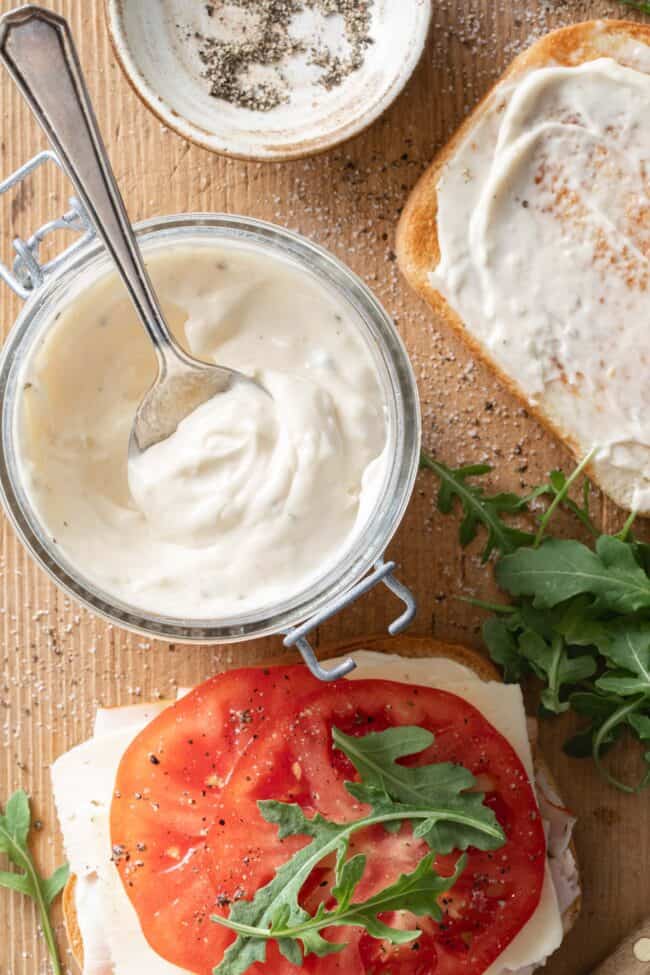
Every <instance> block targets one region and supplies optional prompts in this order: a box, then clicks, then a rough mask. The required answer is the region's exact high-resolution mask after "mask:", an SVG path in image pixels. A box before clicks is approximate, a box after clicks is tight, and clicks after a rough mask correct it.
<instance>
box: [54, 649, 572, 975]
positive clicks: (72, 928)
mask: <svg viewBox="0 0 650 975" xmlns="http://www.w3.org/2000/svg"><path fill="white" fill-rule="evenodd" d="M355 650H374V651H375V652H377V653H394V654H398V655H399V656H401V657H427V658H430V657H446V658H447V659H448V660H452V661H454V662H455V663H458V664H462V665H463V666H465V667H468V668H469V669H470V670H472V671H474V673H475V674H476V676H477V677H479V678H480V679H481V680H483V681H501V677H500V675H499V672H498V670H497V669H496V667H495V666H494V665H493V664H492V663H491V661H489V660H488V659H487V658H486V657H484V656H483V655H482V654H480V653H478V652H477V651H476V650H470V649H469V648H468V647H463V646H460V645H459V644H456V643H443V642H441V641H440V640H435V639H434V638H433V637H429V636H421V637H419V636H392V637H391V636H385V635H380V636H372V637H365V638H363V639H357V640H348V641H346V642H344V643H337V644H328V645H326V646H325V647H324V648H322V649H319V653H318V656H319V659H320V660H329V659H332V658H333V657H340V656H345V655H346V654H348V653H353V652H354V651H355ZM298 662H300V657H299V656H298V654H297V653H291V654H286V655H283V656H282V657H278V658H276V659H274V660H271V661H270V662H269V663H270V665H271V666H278V667H282V666H288V665H290V664H295V663H298ZM266 663H267V662H265V665H266ZM535 763H536V765H540V766H542V767H543V768H544V772H545V774H546V775H547V776H548V781H549V782H550V783H551V785H552V787H553V788H556V785H555V782H554V780H553V776H552V775H551V773H550V772H549V770H548V767H547V765H546V763H545V762H544V760H543V758H541V756H540V755H539V752H537V753H536V754H535ZM571 850H572V853H573V856H574V858H575V860H576V864H577V862H578V861H577V856H576V850H575V847H574V845H573V841H572V842H571ZM75 886H76V877H75V876H74V874H73V875H72V876H71V877H70V879H69V880H68V882H67V884H66V886H65V888H64V891H63V918H64V921H65V927H66V932H67V935H68V941H69V943H70V948H71V951H72V955H73V958H74V959H75V961H76V962H77V965H78V966H79V968H80V969H82V970H83V961H84V955H83V939H82V937H81V932H80V930H79V921H78V918H77V911H76V907H75V900H74V897H75ZM580 906H581V897H580V896H578V897H577V898H576V900H575V901H574V902H573V903H572V904H571V905H570V906H569V907H568V908H567V910H566V911H565V912H564V914H563V916H562V922H563V926H564V932H565V934H566V933H567V932H568V931H569V930H570V929H571V928H572V927H573V925H574V924H575V922H576V920H577V917H578V915H579V913H580Z"/></svg>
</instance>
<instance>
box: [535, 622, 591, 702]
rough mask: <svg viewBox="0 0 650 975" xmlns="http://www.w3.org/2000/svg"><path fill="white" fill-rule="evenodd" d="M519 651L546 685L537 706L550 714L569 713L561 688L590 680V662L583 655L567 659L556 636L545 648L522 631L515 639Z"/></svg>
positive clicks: (562, 641) (562, 644)
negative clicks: (539, 703)
mask: <svg viewBox="0 0 650 975" xmlns="http://www.w3.org/2000/svg"><path fill="white" fill-rule="evenodd" d="M519 649H520V652H521V653H522V655H523V656H524V657H525V658H526V659H527V660H528V661H529V663H530V665H531V667H532V669H533V671H534V672H535V673H536V674H537V676H538V677H540V678H541V679H542V680H545V681H546V682H547V686H546V688H545V689H544V690H543V691H542V696H541V702H542V705H543V707H544V708H545V709H546V710H547V711H550V712H551V713H552V714H561V713H563V712H564V711H568V710H569V707H570V704H569V702H568V701H567V700H562V699H561V693H562V690H563V688H564V687H565V686H566V685H573V684H577V683H579V682H580V681H581V680H584V679H586V678H587V677H592V676H593V675H594V673H595V672H596V669H597V668H596V662H595V661H594V659H593V658H592V657H590V656H588V655H586V654H585V655H584V656H577V657H571V656H569V653H568V650H567V646H566V644H565V642H564V640H563V639H562V637H561V636H560V635H559V634H558V635H556V636H554V637H553V639H552V641H551V643H550V644H549V643H547V642H546V640H544V639H543V637H541V636H540V635H539V634H538V633H535V632H534V631H533V630H526V631H525V632H524V633H523V634H522V635H521V637H520V639H519Z"/></svg>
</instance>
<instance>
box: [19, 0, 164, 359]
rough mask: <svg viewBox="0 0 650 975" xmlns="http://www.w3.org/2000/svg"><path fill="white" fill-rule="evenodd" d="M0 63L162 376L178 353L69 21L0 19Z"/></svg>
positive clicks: (44, 13)
mask: <svg viewBox="0 0 650 975" xmlns="http://www.w3.org/2000/svg"><path fill="white" fill-rule="evenodd" d="M0 59H1V60H2V61H3V62H4V64H5V65H6V66H7V68H8V69H9V72H10V73H11V75H12V77H13V79H14V81H15V82H16V84H17V86H18V88H19V89H20V91H21V93H22V95H23V96H24V98H25V99H26V101H27V103H28V104H29V107H30V108H31V110H32V112H33V113H34V115H35V117H36V119H37V121H38V122H39V124H40V125H41V127H42V128H43V129H44V131H45V134H46V135H47V137H48V139H49V140H50V142H51V143H52V146H53V147H54V148H55V150H56V152H57V154H58V156H59V159H60V161H61V163H62V165H63V167H64V169H65V171H66V172H67V174H68V176H69V177H70V180H71V181H72V183H73V185H74V187H75V189H76V191H77V195H78V196H79V198H80V199H81V201H82V202H83V204H84V206H85V208H86V210H87V212H88V215H89V216H90V218H91V220H92V222H93V223H94V225H95V229H96V230H97V233H98V234H99V236H100V237H101V239H102V240H103V241H104V244H105V245H106V247H107V249H108V251H109V252H110V254H111V256H112V258H113V260H114V261H115V264H116V265H117V269H118V271H119V273H120V275H121V277H122V280H123V281H124V284H125V285H126V287H127V289H128V291H129V293H130V295H131V298H132V299H133V302H134V304H135V306H136V309H137V311H138V314H139V316H140V318H141V320H142V324H143V325H144V326H145V328H146V329H147V331H148V332H149V335H150V336H151V339H152V341H153V343H154V346H155V348H156V353H157V355H158V358H159V365H160V367H161V368H162V367H163V366H164V364H165V361H166V358H167V356H168V355H169V354H170V353H176V354H179V353H178V352H177V348H176V345H175V342H174V339H173V338H172V337H171V335H170V333H169V330H168V328H167V325H166V323H165V320H164V317H163V313H162V310H161V308H160V305H159V303H158V299H157V298H156V295H155V292H154V290H153V286H152V284H151V281H150V279H149V275H148V274H147V271H146V269H145V266H144V262H143V260H142V256H141V254H140V250H139V248H138V245H137V242H136V239H135V235H134V233H133V230H132V228H131V224H130V221H129V218H128V216H127V212H126V208H125V206H124V201H123V200H122V196H121V194H120V191H119V189H118V187H117V183H116V182H115V177H114V175H113V171H112V169H111V165H110V162H109V161H108V156H107V154H106V148H105V146H104V143H103V140H102V137H101V135H100V132H99V127H98V125H97V119H96V117H95V113H94V111H93V108H92V105H91V102H90V96H89V94H88V89H87V88H86V84H85V81H84V78H83V74H82V71H81V65H80V63H79V58H78V56H77V52H76V49H75V45H74V41H73V39H72V34H71V32H70V27H69V26H68V23H67V21H65V20H64V19H63V18H62V17H59V16H57V14H54V13H52V12H51V11H49V10H44V9H43V8H41V7H37V6H33V5H28V6H25V7H20V8H18V9H16V10H11V11H9V12H8V13H7V14H5V15H4V16H3V17H2V18H0ZM180 355H181V356H182V353H180Z"/></svg>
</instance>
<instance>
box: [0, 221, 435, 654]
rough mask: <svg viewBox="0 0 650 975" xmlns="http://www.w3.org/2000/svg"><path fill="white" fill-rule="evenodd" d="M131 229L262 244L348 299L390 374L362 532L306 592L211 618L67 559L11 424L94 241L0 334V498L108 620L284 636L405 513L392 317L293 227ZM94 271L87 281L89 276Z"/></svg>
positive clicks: (218, 634) (412, 393)
mask: <svg viewBox="0 0 650 975" xmlns="http://www.w3.org/2000/svg"><path fill="white" fill-rule="evenodd" d="M135 230H136V233H137V235H138V238H139V240H140V241H141V242H142V243H143V244H144V245H145V246H148V245H152V244H153V245H157V244H163V243H164V242H165V241H166V240H167V241H170V242H174V243H182V242H183V241H188V240H190V239H191V238H192V237H197V236H205V237H206V238H207V237H208V236H209V237H210V238H211V239H212V240H215V241H218V240H219V239H222V240H224V241H229V242H235V241H239V242H243V243H249V244H251V245H257V246H261V247H263V248H266V249H267V250H268V251H270V252H275V253H276V254H278V256H284V257H285V258H290V259H293V260H294V262H296V263H297V264H298V265H300V266H302V268H303V270H306V271H309V272H310V273H311V274H312V275H315V276H317V277H318V278H319V279H320V280H321V282H323V283H326V284H327V285H328V286H329V287H330V288H334V289H335V290H337V291H338V292H339V294H340V295H341V296H342V297H343V298H344V299H345V300H346V301H347V303H348V304H350V305H352V306H353V308H354V309H355V310H356V312H357V315H356V317H357V318H358V319H359V321H360V322H362V323H363V325H364V326H365V329H366V331H367V333H368V334H367V335H366V336H364V337H365V339H366V344H367V345H368V346H369V348H371V343H370V341H369V340H372V339H374V340H375V343H376V348H371V351H373V352H374V353H375V354H376V355H378V356H380V357H381V362H382V365H383V367H384V368H383V370H382V372H383V373H384V377H385V378H386V379H388V380H389V383H390V388H389V389H388V390H386V391H387V392H389V393H390V394H391V397H392V403H390V404H389V406H390V408H391V410H392V417H391V420H392V422H393V424H394V430H393V434H394V443H393V444H392V447H393V456H392V457H391V460H390V462H389V464H388V465H387V472H386V478H385V482H384V485H383V489H382V491H381V492H380V494H379V497H378V498H377V500H376V502H375V508H374V509H373V511H372V512H370V514H369V516H368V519H367V521H366V523H365V524H366V530H365V531H361V532H359V533H358V535H357V536H355V537H354V538H353V540H352V541H351V542H350V544H349V545H348V546H347V547H346V549H345V550H344V552H343V554H342V556H341V558H340V559H337V560H336V562H335V563H334V564H330V565H329V566H328V569H327V571H326V572H325V573H324V574H323V575H322V576H319V577H318V578H317V579H316V580H315V581H314V582H313V584H312V585H310V586H309V587H308V588H307V589H305V590H303V591H301V592H299V593H297V594H296V595H295V596H293V597H291V598H290V599H288V600H285V601H283V602H282V603H279V604H277V605H275V606H267V607H262V608H260V610H257V611H252V612H247V613H245V614H242V615H241V616H236V617H230V618H227V619H219V620H210V619H179V618H176V617H164V616H160V615H158V614H155V613H149V612H146V611H143V610H141V609H138V608H136V607H133V606H129V605H128V604H126V603H123V602H121V601H120V600H119V599H116V598H114V597H112V596H111V595H110V594H109V593H106V592H105V591H102V590H101V589H100V588H99V587H98V586H95V585H94V584H93V582H92V581H91V580H88V579H87V578H85V576H83V574H81V573H79V572H77V571H76V570H75V568H74V567H73V566H72V565H70V564H69V563H67V562H66V560H65V558H64V557H62V555H61V553H60V552H59V551H58V549H57V546H56V544H55V543H54V542H53V541H52V539H51V538H49V537H48V535H47V534H46V532H45V531H44V528H43V526H42V525H41V523H40V521H39V518H38V516H37V514H36V512H35V511H34V509H33V508H32V506H31V505H30V504H29V500H28V498H27V495H26V493H25V491H24V490H23V489H22V485H21V480H20V471H19V463H18V458H17V452H16V448H15V431H14V426H15V418H16V412H17V408H18V402H19V396H20V373H21V371H22V367H23V365H24V363H25V361H26V360H27V358H28V357H29V353H30V352H31V350H32V349H33V348H34V345H35V343H36V342H37V341H38V340H39V339H40V338H42V336H43V335H45V334H46V333H47V331H48V330H49V328H51V327H52V324H53V322H54V315H53V314H52V313H51V312H52V308H53V306H55V305H56V302H57V301H65V299H66V294H69V291H68V289H69V286H70V283H71V279H72V278H73V277H76V276H78V275H80V274H83V275H84V278H85V281H86V285H88V284H90V283H91V282H92V280H96V279H97V278H98V277H99V276H101V274H102V273H104V271H105V270H107V269H108V268H110V259H109V258H108V255H107V254H106V251H105V249H104V247H103V246H102V245H101V243H100V242H99V241H97V240H93V241H91V242H89V243H88V244H86V245H84V246H83V247H81V248H75V250H74V252H71V253H70V256H69V259H68V260H66V259H64V260H63V261H62V262H61V263H60V264H59V265H58V267H57V270H56V271H55V272H53V273H52V274H51V275H50V276H48V277H47V278H46V279H45V281H44V283H43V284H42V285H41V286H39V287H38V288H36V289H35V290H34V292H33V293H32V294H31V295H30V297H29V298H28V299H27V301H26V303H25V305H24V307H23V308H22V309H21V312H20V314H19V316H18V318H17V320H16V322H15V323H14V325H13V327H12V329H11V331H10V333H9V335H8V336H7V339H6V341H5V344H4V347H3V349H2V353H1V355H0V436H1V446H2V449H1V451H0V498H1V500H2V502H3V506H4V508H5V511H6V512H7V514H8V516H9V518H10V520H11V522H12V523H13V525H14V528H15V529H16V531H17V532H18V534H19V536H20V538H21V540H22V541H23V543H24V544H25V546H26V547H27V549H28V550H29V551H30V552H31V554H32V556H33V557H34V558H35V559H36V560H37V562H39V563H40V565H41V566H42V567H43V568H44V569H45V570H46V572H47V573H48V574H49V575H50V577H51V578H52V579H53V580H54V581H55V582H56V583H57V584H58V585H59V586H60V587H61V588H63V589H64V590H65V591H66V592H67V593H69V594H70V595H71V596H73V597H74V598H75V599H76V600H78V601H79V602H81V603H82V604H84V605H85V606H87V607H88V608H90V609H91V610H92V611H93V612H95V613H97V614H99V615H101V616H103V617H104V618H106V619H108V620H109V621H110V622H112V623H115V624H117V625H119V626H122V627H124V628H126V629H130V630H133V631H135V632H138V633H141V634H143V635H146V636H148V637H153V638H162V639H173V640H180V641H183V642H188V643H191V642H197V643H226V642H236V641H240V640H245V639H252V638H253V637H259V636H264V635H269V634H272V633H284V632H286V631H287V630H288V629H290V628H291V627H292V626H294V625H296V624H297V623H300V622H302V621H304V620H306V619H307V618H309V617H310V616H312V615H313V614H315V613H317V612H321V611H322V610H323V609H325V608H326V607H327V605H328V604H329V603H332V602H334V601H335V600H337V599H338V598H340V597H341V596H342V595H343V594H344V593H345V592H346V591H347V590H348V589H350V588H351V587H352V586H353V585H354V584H355V583H356V582H358V581H359V579H361V578H362V577H363V576H364V575H365V574H366V573H367V572H368V571H369V570H370V569H371V568H372V567H373V565H374V564H375V563H376V562H377V561H378V560H379V559H381V557H382V555H383V553H384V551H385V548H386V546H387V545H388V543H389V541H390V539H391V537H392V535H393V534H394V532H395V530H396V529H397V527H398V525H399V523H400V521H401V519H402V517H403V514H404V511H405V509H406V506H407V504H408V501H409V499H410V497H411V494H412V491H413V485H414V481H415V476H416V474H417V469H418V461H419V446H420V411H419V401H418V393H417V386H416V382H415V377H414V375H413V370H412V367H411V364H410V361H409V358H408V354H407V352H406V349H405V347H404V345H403V343H402V340H401V338H400V336H399V334H398V332H397V329H396V328H395V326H394V324H393V322H392V320H391V319H390V317H389V316H388V314H387V313H386V311H385V310H384V309H383V307H382V306H381V304H380V303H379V302H378V300H377V299H376V298H375V297H374V295H373V294H372V292H371V291H370V290H369V289H368V288H367V286H366V285H365V284H364V282H363V281H362V280H361V279H360V278H359V277H358V276H357V275H356V274H354V272H353V271H351V270H350V269H349V268H348V267H347V266H346V265H344V264H343V263H342V262H341V261H339V260H338V259H337V258H336V257H334V255H332V254H330V253H329V252H328V251H327V250H325V249H324V248H322V247H320V246H319V245H317V244H314V243H312V242H311V241H309V240H308V239H306V238H304V237H302V236H301V235H299V234H296V233H293V232H292V231H289V230H285V229H284V228H282V227H278V226H276V225H275V224H271V223H267V222H264V221H260V220H256V219H253V218H250V217H243V216H233V215H229V214H219V213H184V214H174V215H170V216H164V217H156V218H152V219H148V220H145V221H142V222H140V223H138V224H136V225H135ZM63 256H64V258H65V255H63ZM93 271H94V272H95V276H94V278H92V277H91V276H90V275H91V273H92V272H93ZM384 386H386V383H385V381H384ZM369 526H372V530H370V531H368V527H369Z"/></svg>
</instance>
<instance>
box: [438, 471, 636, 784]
mask: <svg viewBox="0 0 650 975" xmlns="http://www.w3.org/2000/svg"><path fill="white" fill-rule="evenodd" d="M589 459H590V457H586V458H585V459H584V460H583V461H582V463H581V464H580V465H578V467H577V468H576V470H575V471H574V472H573V474H572V475H571V476H570V477H569V478H567V477H565V476H564V474H562V473H561V472H560V471H553V472H552V473H551V475H550V476H549V481H548V482H547V483H546V484H543V485H541V486H540V487H538V488H536V489H535V490H534V491H533V492H531V493H530V494H528V495H525V496H523V497H519V496H518V495H514V496H513V495H494V496H492V497H490V496H488V495H486V493H485V491H484V490H483V488H482V487H481V486H480V485H476V484H474V483H471V482H468V479H467V478H468V471H471V472H472V473H474V474H483V473H487V472H488V471H489V468H488V467H487V466H486V465H481V466H480V467H474V468H467V467H461V468H459V469H457V470H453V469H451V468H448V467H444V465H440V464H438V462H435V461H432V460H431V458H429V457H427V456H426V455H424V456H423V461H422V466H425V467H427V468H428V469H430V470H433V471H435V472H436V473H438V474H439V476H440V477H441V488H440V495H439V503H438V507H439V509H440V510H441V511H443V513H447V512H448V511H450V510H451V504H450V503H449V502H448V499H449V498H450V497H451V498H453V497H454V496H455V497H457V498H459V499H460V502H461V504H462V506H463V514H464V518H463V523H466V521H467V518H468V510H469V511H471V513H472V514H471V516H472V519H473V525H474V531H473V534H472V535H471V537H470V536H469V535H468V533H467V531H465V532H463V529H462V524H461V533H460V541H461V544H463V545H465V544H467V542H468V541H470V540H471V538H473V537H474V535H475V534H476V529H477V527H478V525H479V524H483V525H484V526H485V528H486V529H487V534H488V546H487V548H486V550H484V553H483V554H484V556H485V551H487V553H488V555H489V553H490V552H491V551H492V550H495V551H496V552H497V553H498V559H497V561H496V567H495V574H496V579H497V582H498V583H499V585H500V587H501V588H502V589H503V590H504V591H505V592H506V593H508V594H509V595H510V596H511V597H512V602H511V603H510V604H509V605H500V604H496V605H494V604H489V603H481V602H480V601H478V600H476V601H475V602H476V603H477V605H480V606H483V607H484V608H487V609H490V610H492V611H493V612H494V613H495V615H494V616H493V617H492V618H490V619H488V620H487V621H486V622H485V623H484V625H483V638H484V641H485V643H486V645H487V647H488V650H489V652H490V655H491V657H492V659H493V660H494V661H495V662H496V663H498V664H499V665H500V666H501V667H502V668H503V672H504V677H505V679H506V680H507V681H510V682H516V681H520V680H522V679H524V678H525V677H526V676H528V675H535V676H536V677H538V678H539V679H540V680H541V681H542V682H543V684H544V687H543V690H542V693H541V707H542V713H544V714H561V713H563V712H566V711H568V710H570V709H571V710H573V711H574V712H576V713H577V714H579V715H580V716H581V717H583V718H585V724H584V726H583V727H582V728H581V729H580V731H579V732H578V734H576V735H574V736H573V737H572V738H570V739H569V740H568V741H567V742H566V744H565V750H566V751H567V753H568V754H570V755H573V756H576V757H583V756H587V755H592V756H593V758H594V761H595V762H596V766H597V768H598V770H599V772H600V773H601V774H602V775H603V776H604V778H605V779H606V780H607V781H608V782H610V783H611V784H612V785H614V786H616V787H617V788H619V789H622V790H623V791H625V792H638V791H640V790H641V789H643V788H645V787H646V786H647V785H650V546H648V545H646V544H645V543H643V542H639V541H637V540H636V539H635V538H634V537H633V536H632V534H631V527H632V523H633V521H634V515H631V516H630V518H629V519H628V521H627V523H626V525H625V526H624V528H623V530H622V531H621V532H620V533H619V534H618V535H601V534H600V533H599V532H598V530H597V528H596V527H595V525H594V523H593V521H592V519H591V515H590V512H589V487H590V486H589V482H588V481H587V480H586V479H585V482H584V485H583V494H582V504H577V503H576V502H575V501H573V500H572V499H571V498H570V497H569V490H570V489H571V487H572V486H573V485H574V483H575V482H576V481H577V479H578V478H579V476H580V474H581V473H582V471H583V470H584V468H585V466H586V464H587V463H588V461H589ZM438 469H440V470H442V474H440V473H439V470H438ZM503 497H506V498H508V499H511V500H509V501H508V504H507V505H501V503H500V501H499V499H501V498H503ZM533 498H540V499H544V498H546V499H547V500H549V504H548V506H547V507H546V509H545V510H544V511H543V513H542V514H541V516H540V517H539V518H538V521H537V530H536V531H535V532H533V531H523V530H521V529H520V528H515V529H514V530H513V526H512V525H511V524H509V523H506V524H505V525H500V526H495V519H496V520H497V521H498V522H502V521H503V517H502V516H503V515H504V514H521V513H528V516H529V517H530V515H531V512H530V501H531V500H532V499H533ZM516 499H518V500H519V502H520V503H519V504H517V500H516ZM441 502H442V503H441ZM559 507H564V508H566V509H568V510H569V511H570V512H572V514H573V515H575V517H576V518H577V519H578V520H579V522H580V523H581V525H582V526H583V528H585V529H586V530H587V531H588V533H589V534H590V535H591V536H593V538H594V547H593V548H590V547H589V546H587V545H584V544H583V543H582V542H579V541H575V540H571V539H558V538H548V537H546V532H547V529H548V528H549V525H550V523H551V521H552V518H553V515H554V513H555V512H556V510H557V509H558V508H559ZM515 532H517V533H518V534H516V533H515ZM626 733H627V734H628V735H631V736H632V737H634V738H636V739H637V740H638V741H639V742H640V743H641V747H642V751H643V755H644V759H645V762H646V764H647V769H646V770H645V772H644V773H643V774H642V776H641V778H640V780H639V782H638V783H636V784H632V785H630V784H628V783H625V782H621V781H619V780H618V779H615V778H614V777H613V776H612V775H611V773H610V772H609V771H608V769H607V768H606V767H605V765H604V764H603V757H604V755H605V753H606V751H607V750H608V748H609V747H611V745H612V744H613V743H614V742H616V741H617V740H618V739H619V738H621V737H622V736H623V735H624V734H626Z"/></svg>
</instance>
